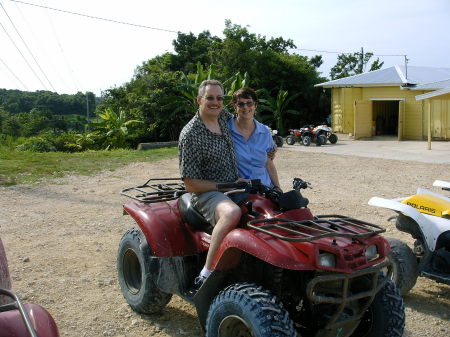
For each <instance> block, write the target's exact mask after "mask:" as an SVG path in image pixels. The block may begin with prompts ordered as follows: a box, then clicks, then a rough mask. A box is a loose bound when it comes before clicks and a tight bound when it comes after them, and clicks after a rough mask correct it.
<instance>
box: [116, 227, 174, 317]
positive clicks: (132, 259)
mask: <svg viewBox="0 0 450 337" xmlns="http://www.w3.org/2000/svg"><path fill="white" fill-rule="evenodd" d="M150 259H151V252H150V248H149V247H148V244H147V240H146V239H145V236H144V234H143V233H142V231H141V230H140V229H139V228H136V227H134V228H133V229H131V230H129V231H128V232H126V233H125V234H124V235H123V237H122V240H121V241H120V244H119V251H118V254H117V272H118V279H119V284H120V288H121V289H122V294H123V296H124V297H125V299H126V300H127V302H128V304H129V305H130V306H131V308H132V309H133V310H135V311H137V312H140V313H144V314H152V313H156V312H159V311H161V310H162V309H163V308H164V307H165V306H166V305H167V303H169V301H170V299H171V298H172V294H167V293H165V292H162V291H161V290H159V289H158V287H157V286H156V284H155V282H154V280H153V275H151V273H150V268H149V261H150Z"/></svg>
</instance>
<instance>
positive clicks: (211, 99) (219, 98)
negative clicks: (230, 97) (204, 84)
mask: <svg viewBox="0 0 450 337" xmlns="http://www.w3.org/2000/svg"><path fill="white" fill-rule="evenodd" d="M204 97H205V99H206V100H207V101H208V102H212V101H214V100H216V101H217V102H223V96H217V97H214V96H204Z"/></svg>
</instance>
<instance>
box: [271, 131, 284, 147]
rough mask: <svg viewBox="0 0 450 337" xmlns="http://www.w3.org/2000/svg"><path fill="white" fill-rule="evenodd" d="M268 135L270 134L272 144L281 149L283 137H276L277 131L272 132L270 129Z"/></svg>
mask: <svg viewBox="0 0 450 337" xmlns="http://www.w3.org/2000/svg"><path fill="white" fill-rule="evenodd" d="M270 133H271V134H272V139H273V142H274V143H275V144H276V145H277V146H278V147H283V137H281V136H280V135H278V130H272V129H270Z"/></svg>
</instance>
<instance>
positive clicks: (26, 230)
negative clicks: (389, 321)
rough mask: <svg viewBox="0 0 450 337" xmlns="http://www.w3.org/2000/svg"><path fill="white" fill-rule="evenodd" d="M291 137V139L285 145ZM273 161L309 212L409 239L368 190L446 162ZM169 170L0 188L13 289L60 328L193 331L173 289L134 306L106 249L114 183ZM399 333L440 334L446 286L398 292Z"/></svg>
mask: <svg viewBox="0 0 450 337" xmlns="http://www.w3.org/2000/svg"><path fill="white" fill-rule="evenodd" d="M295 146H298V145H295ZM276 166H277V168H278V171H279V175H280V180H281V183H282V187H283V188H284V189H289V188H290V186H291V181H292V178H293V177H300V178H303V179H304V180H307V181H309V182H310V183H311V184H312V186H313V189H310V190H307V191H305V193H304V195H305V196H306V197H308V198H309V200H310V208H311V210H312V211H313V213H314V214H326V213H328V214H330V213H338V214H345V215H349V216H353V217H357V218H361V219H363V220H366V221H369V222H373V223H377V224H380V225H383V226H385V227H386V228H387V233H386V235H387V236H393V237H397V238H401V239H404V240H406V241H408V242H411V240H410V238H409V237H408V236H406V235H403V234H401V233H399V232H397V231H396V230H395V227H394V226H393V224H392V223H388V222H387V218H388V217H389V216H391V215H392V213H391V212H390V211H387V210H383V209H379V208H374V207H371V206H368V205H367V201H368V200H369V199H370V198H371V197H372V196H380V197H387V198H394V197H400V196H405V195H408V194H413V193H414V192H415V190H416V188H417V187H427V188H430V189H432V190H433V189H434V190H435V191H438V190H437V189H435V188H432V187H430V186H431V184H432V182H433V181H434V180H435V179H441V180H450V177H449V172H450V170H449V169H450V165H449V164H432V163H421V162H414V161H400V160H389V159H374V158H362V157H356V156H348V155H334V154H326V153H304V152H298V151H293V149H290V148H289V147H287V146H285V147H283V148H281V149H280V150H279V151H278V154H277V158H276ZM163 176H165V177H170V176H171V177H176V176H178V161H177V159H171V160H164V161H159V162H155V163H135V164H131V165H128V166H126V167H124V168H121V169H118V170H115V171H103V172H102V173H100V174H97V175H95V176H90V177H86V176H70V177H66V178H62V179H58V180H51V181H50V180H49V181H43V182H41V183H40V184H38V185H36V186H23V185H18V186H12V187H2V188H0V203H1V205H2V207H1V209H2V213H1V217H0V233H1V237H2V240H3V243H4V245H5V249H6V252H7V256H8V259H9V267H10V271H11V275H12V283H13V290H15V291H16V292H17V293H18V294H19V295H20V296H21V297H22V298H23V299H25V301H33V302H36V303H39V304H41V305H43V306H44V307H46V308H47V309H48V310H49V311H50V312H51V314H52V315H53V317H54V318H55V320H56V322H57V325H58V327H59V330H60V334H61V336H73V337H75V336H76V337H81V336H93V337H97V336H117V337H119V336H121V337H124V336H126V337H137V336H158V337H163V336H186V337H198V336H202V332H201V329H200V326H199V324H198V322H197V318H196V314H195V310H194V308H193V307H192V306H191V305H189V304H187V303H186V302H184V301H183V300H181V299H180V298H178V297H176V296H174V297H173V299H172V300H171V302H170V303H169V305H168V306H167V308H166V309H165V310H164V312H163V313H162V314H159V315H152V316H143V315H139V314H136V313H134V312H133V311H132V310H131V309H130V308H129V307H128V305H127V304H126V303H125V300H124V299H123V297H122V295H121V293H120V289H119V286H118V282H117V276H116V267H115V260H116V251H117V247H118V243H119V240H120V238H121V236H122V234H123V233H124V232H125V231H127V230H128V229H129V228H131V226H133V223H132V220H131V218H130V217H127V216H122V208H121V204H122V203H123V202H125V201H126V200H124V197H121V196H120V195H119V194H118V191H120V190H121V189H123V188H126V187H130V186H134V185H138V184H141V183H143V182H144V181H145V180H146V179H147V178H149V177H163ZM405 305H406V315H407V318H406V329H405V334H404V336H414V337H419V336H420V337H422V336H432V337H441V336H450V320H449V319H450V316H449V313H450V287H449V286H446V285H441V284H438V283H435V282H433V281H430V280H428V279H424V278H419V279H418V282H417V285H416V287H415V288H414V289H413V290H412V291H411V293H410V294H408V295H407V296H406V297H405Z"/></svg>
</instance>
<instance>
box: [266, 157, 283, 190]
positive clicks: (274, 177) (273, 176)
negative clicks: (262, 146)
mask: <svg viewBox="0 0 450 337" xmlns="http://www.w3.org/2000/svg"><path fill="white" fill-rule="evenodd" d="M266 168H267V172H269V177H270V180H271V181H272V184H273V185H274V186H275V187H278V188H280V181H279V180H278V172H277V168H276V167H275V164H274V163H273V160H272V159H270V158H267V161H266ZM280 189H281V188H280Z"/></svg>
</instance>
